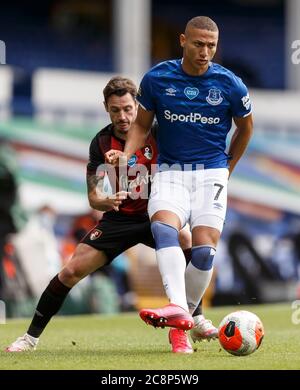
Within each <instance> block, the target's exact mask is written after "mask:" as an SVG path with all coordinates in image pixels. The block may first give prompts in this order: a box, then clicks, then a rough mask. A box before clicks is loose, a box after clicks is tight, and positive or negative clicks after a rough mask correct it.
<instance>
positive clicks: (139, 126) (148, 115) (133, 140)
mask: <svg viewBox="0 0 300 390" xmlns="http://www.w3.org/2000/svg"><path fill="white" fill-rule="evenodd" d="M153 119H154V112H153V111H146V110H145V109H144V108H143V107H141V106H139V108H138V113H137V117H136V120H135V122H134V123H133V125H132V126H131V128H130V130H129V132H128V136H127V141H126V144H125V148H124V153H125V154H126V156H127V158H129V157H130V156H131V155H132V154H133V153H135V152H136V151H137V150H138V149H140V148H142V147H143V146H144V145H145V142H146V139H147V136H148V134H149V131H150V128H151V126H152V123H153Z"/></svg>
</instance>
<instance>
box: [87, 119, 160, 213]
mask: <svg viewBox="0 0 300 390" xmlns="http://www.w3.org/2000/svg"><path fill="white" fill-rule="evenodd" d="M155 130H156V129H155V128H154V129H153V131H155ZM124 146H125V141H124V140H121V139H120V138H117V137H116V136H115V135H114V132H113V126H112V124H110V125H108V126H106V127H105V128H104V129H102V130H101V131H99V133H97V134H96V136H95V137H94V138H93V140H92V142H91V144H90V150H89V162H88V164H87V176H91V175H101V176H103V175H104V173H105V172H106V174H107V175H108V178H109V181H110V185H111V187H112V189H113V192H114V193H116V192H119V191H123V190H124V191H128V192H130V193H131V195H130V196H129V197H128V198H127V199H126V200H124V201H123V203H122V205H121V206H120V207H119V212H120V213H124V214H129V215H133V214H135V215H139V214H145V213H147V203H148V196H149V193H150V184H151V165H152V164H156V160H157V148H156V142H155V139H154V136H153V132H152V131H151V133H150V135H149V136H148V138H147V140H146V143H145V146H144V147H143V148H141V149H140V150H138V151H137V152H136V153H135V154H134V155H132V156H131V158H130V159H129V161H128V165H127V167H125V168H120V169H119V167H116V168H113V167H112V166H109V165H104V164H105V157H104V155H105V153H106V152H108V151H109V150H111V149H115V150H121V151H123V150H124ZM107 168H108V169H107ZM123 171H124V172H123Z"/></svg>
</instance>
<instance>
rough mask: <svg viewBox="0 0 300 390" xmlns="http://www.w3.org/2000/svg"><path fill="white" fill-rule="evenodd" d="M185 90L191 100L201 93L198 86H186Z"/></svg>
mask: <svg viewBox="0 0 300 390" xmlns="http://www.w3.org/2000/svg"><path fill="white" fill-rule="evenodd" d="M183 92H184V94H185V96H186V97H187V98H189V99H190V100H193V99H195V98H196V97H197V96H198V95H199V89H198V88H191V87H186V88H185V89H184V91H183Z"/></svg>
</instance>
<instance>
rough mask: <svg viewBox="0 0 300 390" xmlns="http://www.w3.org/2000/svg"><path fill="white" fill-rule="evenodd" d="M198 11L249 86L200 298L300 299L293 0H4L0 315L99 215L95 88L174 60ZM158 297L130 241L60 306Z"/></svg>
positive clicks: (298, 95) (156, 283) (19, 305)
mask: <svg viewBox="0 0 300 390" xmlns="http://www.w3.org/2000/svg"><path fill="white" fill-rule="evenodd" d="M197 15H207V16H210V17H212V18H213V19H214V20H215V21H216V22H217V24H218V25H219V28H220V43H219V48H218V52H217V55H216V57H215V61H216V62H218V63H220V64H221V65H224V66H225V67H228V68H229V69H231V70H232V71H234V72H235V73H236V74H237V75H238V76H240V77H241V78H242V79H243V80H244V82H245V83H246V84H247V86H248V87H249V88H250V92H251V97H252V101H253V112H254V119H255V134H254V136H253V139H252V141H251V144H250V146H249V148H248V151H247V154H246V156H245V157H244V158H243V159H242V161H241V162H240V163H239V165H238V167H237V169H236V171H235V172H234V174H233V176H232V178H231V179H230V184H229V208H228V213H227V220H226V226H225V229H224V232H223V235H222V239H221V242H220V244H219V247H218V251H217V256H216V267H215V275H214V279H213V282H212V284H211V286H210V289H209V291H208V293H207V294H206V296H205V304H206V305H226V304H239V303H241V304H243V303H261V302H280V301H289V300H294V299H297V298H298V299H299V298H300V284H299V271H300V216H299V215H300V152H299V151H300V109H299V107H300V64H296V63H295V61H294V63H293V61H292V56H293V54H294V56H295V54H297V53H295V49H296V47H295V46H293V42H295V41H297V40H300V23H299V20H300V2H299V1H297V0H223V1H213V0H201V1H199V0H198V1H196V0H195V1H193V0H185V1H184V3H183V2H182V1H179V0H44V1H43V2H39V3H36V2H34V1H33V0H27V1H26V2H21V1H16V0H10V1H9V2H8V1H3V2H2V3H1V12H0V40H1V41H2V42H1V45H0V46H1V47H0V49H1V61H0V63H1V65H0V259H1V262H0V264H1V266H0V299H2V300H3V301H5V303H6V304H7V314H8V315H9V316H26V315H31V314H32V310H33V307H34V305H35V303H36V300H37V298H38V296H39V295H40V293H41V292H42V291H43V290H44V288H45V286H46V285H47V283H48V281H49V279H50V278H51V277H52V276H53V275H55V274H56V273H57V272H58V271H59V270H60V268H61V266H62V265H63V264H64V262H66V261H67V260H68V258H69V257H70V256H71V254H72V252H73V250H74V248H75V246H76V244H77V242H78V240H80V238H81V237H82V236H83V235H84V234H85V233H86V232H87V231H88V230H89V229H90V228H91V227H93V226H94V225H95V223H96V221H97V219H98V218H101V215H99V214H97V213H95V212H93V211H92V210H90V208H89V206H88V201H87V197H86V185H85V166H86V162H87V159H88V146H89V143H90V141H91V139H92V138H93V136H94V135H95V134H96V133H97V132H98V131H99V129H101V128H102V127H104V126H105V125H106V124H108V123H109V119H108V117H107V115H106V113H105V111H104V107H103V104H102V101H103V97H102V90H103V87H104V86H105V84H106V83H107V81H108V80H109V78H110V77H111V76H112V75H115V74H123V75H125V76H127V77H131V78H132V79H133V80H134V81H135V82H137V83H139V81H140V78H141V76H142V74H143V73H144V72H145V71H147V70H148V69H149V68H150V67H151V66H152V65H154V64H156V63H158V62H160V61H162V60H166V59H173V58H180V56H181V48H180V46H179V41H178V36H179V34H180V33H181V32H183V30H184V27H185V24H186V22H187V21H188V20H189V19H190V18H192V17H193V16H197ZM293 52H294V53H293ZM298 58H300V54H299V56H298ZM4 62H6V64H4ZM298 62H300V61H298ZM164 299H165V298H164V292H163V288H162V284H161V279H160V276H159V273H158V269H157V265H156V260H155V255H154V251H153V250H151V249H149V248H145V247H142V246H137V247H135V248H133V249H131V250H129V251H128V252H127V253H125V254H124V255H121V256H119V258H118V259H116V260H115V261H114V263H113V264H112V265H111V266H110V267H106V268H104V269H103V270H102V271H101V272H97V273H96V274H95V275H93V276H91V277H88V278H86V279H85V280H83V281H82V282H81V283H80V284H79V285H78V286H76V287H75V288H74V289H73V290H72V292H71V294H70V297H69V298H68V300H67V301H66V304H65V305H64V308H63V311H62V312H63V313H64V314H72V313H76V314H78V313H91V312H98V313H111V312H118V311H129V310H136V309H138V308H140V307H141V306H144V305H148V304H151V305H155V304H161V301H163V300H164Z"/></svg>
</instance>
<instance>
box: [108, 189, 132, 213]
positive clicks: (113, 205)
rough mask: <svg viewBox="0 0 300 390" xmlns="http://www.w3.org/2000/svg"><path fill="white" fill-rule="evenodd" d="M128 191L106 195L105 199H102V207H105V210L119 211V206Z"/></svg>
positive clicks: (126, 196) (128, 193)
mask: <svg viewBox="0 0 300 390" xmlns="http://www.w3.org/2000/svg"><path fill="white" fill-rule="evenodd" d="M128 195H130V192H127V191H120V192H117V193H116V194H113V195H110V196H108V197H107V198H106V199H105V200H103V207H105V209H106V210H105V211H109V210H112V209H113V210H115V211H119V206H120V205H121V204H122V203H123V201H124V200H125V199H127V198H128Z"/></svg>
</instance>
